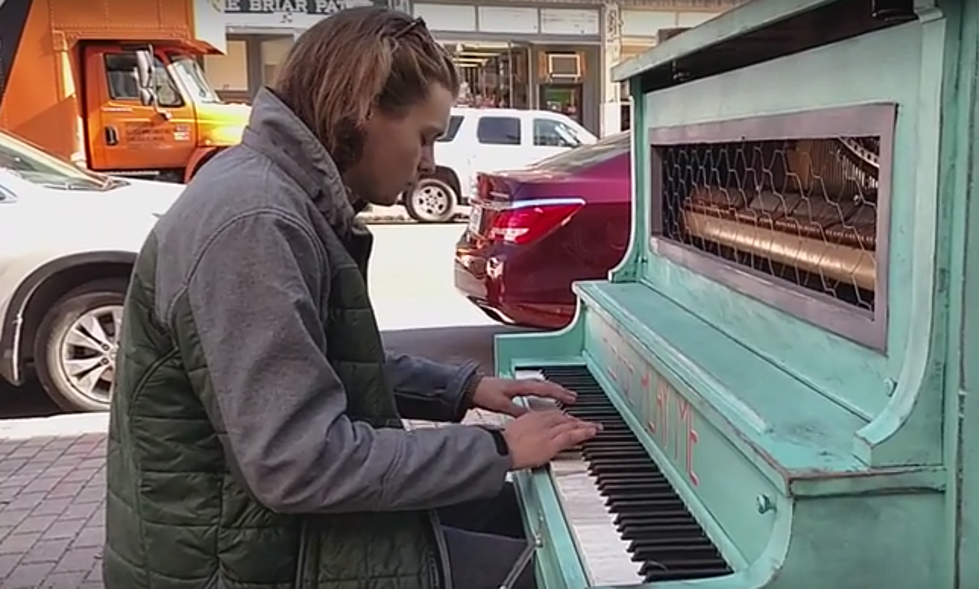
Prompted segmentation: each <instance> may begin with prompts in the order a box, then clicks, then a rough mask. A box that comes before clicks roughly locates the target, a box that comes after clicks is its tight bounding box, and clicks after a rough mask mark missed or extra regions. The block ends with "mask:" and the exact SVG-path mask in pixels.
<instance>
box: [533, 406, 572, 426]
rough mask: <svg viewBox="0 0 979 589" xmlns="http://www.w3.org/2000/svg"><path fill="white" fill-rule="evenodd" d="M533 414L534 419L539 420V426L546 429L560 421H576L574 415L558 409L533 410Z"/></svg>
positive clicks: (560, 422)
mask: <svg viewBox="0 0 979 589" xmlns="http://www.w3.org/2000/svg"><path fill="white" fill-rule="evenodd" d="M533 415H534V416H535V417H534V418H535V419H539V420H540V427H542V428H545V429H548V428H551V427H554V426H556V425H559V424H562V423H569V422H573V421H576V419H575V418H574V417H571V416H570V415H568V414H567V413H565V412H564V411H560V410H558V409H544V410H541V411H534V412H533Z"/></svg>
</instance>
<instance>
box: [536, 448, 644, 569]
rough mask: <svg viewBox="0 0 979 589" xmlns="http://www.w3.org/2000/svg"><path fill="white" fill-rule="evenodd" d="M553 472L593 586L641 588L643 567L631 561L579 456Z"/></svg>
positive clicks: (562, 461) (564, 460)
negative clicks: (639, 586)
mask: <svg viewBox="0 0 979 589" xmlns="http://www.w3.org/2000/svg"><path fill="white" fill-rule="evenodd" d="M551 472H552V473H553V475H554V482H555V484H556V486H557V489H558V494H559V495H560V497H561V503H562V506H563V507H564V511H565V514H566V515H567V517H568V519H569V520H570V521H569V522H568V523H569V524H570V526H571V529H572V531H573V533H574V535H575V537H576V538H577V540H578V546H579V548H580V549H581V552H582V553H583V557H584V561H585V567H586V568H587V569H588V573H589V576H590V577H591V582H592V584H594V585H602V586H608V585H624V586H628V585H638V584H641V583H642V582H643V579H642V577H641V576H640V575H639V568H640V565H639V563H637V562H633V561H632V555H631V554H630V553H629V551H628V550H627V549H628V546H629V545H628V543H627V542H625V541H623V540H622V538H620V537H619V532H618V530H616V529H615V524H614V522H613V518H612V516H611V514H609V512H608V510H607V508H606V507H605V501H604V499H603V498H602V496H601V495H599V493H598V487H596V486H595V482H594V479H592V477H590V476H589V475H588V471H587V465H586V463H585V461H584V460H582V459H581V457H580V456H569V457H566V458H563V457H562V458H560V459H558V460H555V461H553V462H552V463H551Z"/></svg>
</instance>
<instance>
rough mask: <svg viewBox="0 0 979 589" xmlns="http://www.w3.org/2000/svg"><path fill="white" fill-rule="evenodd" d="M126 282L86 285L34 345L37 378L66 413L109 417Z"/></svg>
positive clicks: (47, 320)
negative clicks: (90, 413)
mask: <svg viewBox="0 0 979 589" xmlns="http://www.w3.org/2000/svg"><path fill="white" fill-rule="evenodd" d="M126 288H127V284H126V281H125V280H120V279H106V280H96V281H93V282H90V283H88V284H83V285H82V286H79V287H78V288H76V289H74V290H72V291H70V292H69V293H68V294H66V295H65V296H63V297H62V298H61V299H59V300H58V302H56V303H55V304H54V306H53V307H51V310H50V311H48V313H47V314H46V315H45V316H44V318H43V319H42V320H41V324H40V325H39V326H38V329H37V335H36V337H35V343H34V362H35V366H36V368H37V376H38V379H39V380H40V381H41V385H42V386H43V387H44V390H45V392H47V394H48V396H50V397H51V399H52V400H53V401H54V402H55V403H56V404H57V405H58V406H59V407H61V408H62V409H64V410H65V411H72V412H80V411H107V410H108V409H109V402H110V400H111V398H112V397H111V395H112V384H113V380H114V377H115V366H116V351H117V349H118V344H119V336H120V334H121V325H122V307H123V302H124V300H125V296H126Z"/></svg>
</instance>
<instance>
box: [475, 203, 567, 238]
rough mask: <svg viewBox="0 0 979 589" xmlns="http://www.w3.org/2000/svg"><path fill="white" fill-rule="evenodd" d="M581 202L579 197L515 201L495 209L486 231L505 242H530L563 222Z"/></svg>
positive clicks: (490, 235) (564, 222) (565, 221)
mask: <svg viewBox="0 0 979 589" xmlns="http://www.w3.org/2000/svg"><path fill="white" fill-rule="evenodd" d="M583 204H584V203H582V202H580V201H570V202H569V201H561V202H556V203H547V202H539V203H533V204H530V203H521V204H517V206H515V207H514V208H508V209H502V210H500V211H498V212H497V213H496V214H495V215H494V216H493V221H492V225H491V226H490V228H489V230H488V231H487V234H488V237H489V238H490V239H495V240H499V241H504V242H507V243H513V244H517V245H520V244H525V243H530V242H532V241H534V240H537V239H540V238H541V237H544V236H545V235H547V234H548V233H550V232H551V231H554V230H555V229H557V228H558V227H561V226H562V225H564V224H566V223H567V222H568V221H570V220H571V217H573V216H574V214H575V213H577V212H578V210H579V209H580V208H581V207H582V205H583Z"/></svg>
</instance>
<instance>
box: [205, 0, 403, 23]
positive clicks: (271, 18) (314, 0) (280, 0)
mask: <svg viewBox="0 0 979 589" xmlns="http://www.w3.org/2000/svg"><path fill="white" fill-rule="evenodd" d="M372 4H374V2H372V1H371V0H224V13H225V17H226V19H227V23H228V26H229V27H241V28H248V27H255V28H263V27H265V28H280V27H281V28H290V29H305V28H309V27H311V26H313V24H315V23H316V22H317V21H319V20H320V19H322V18H323V17H325V16H330V15H331V14H335V13H337V12H339V11H341V10H343V9H345V8H351V7H354V6H365V5H366V6H370V5H372ZM382 4H383V5H385V6H387V2H386V1H385V2H382Z"/></svg>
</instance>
